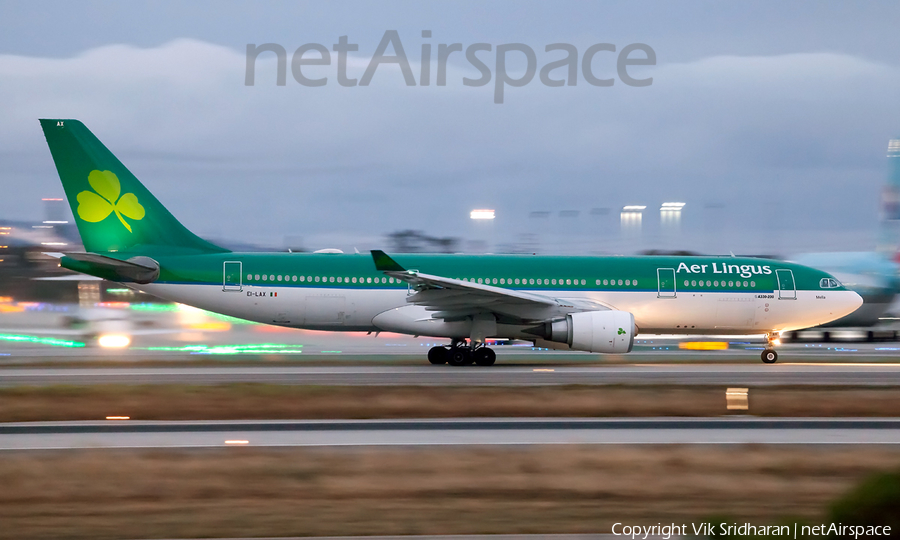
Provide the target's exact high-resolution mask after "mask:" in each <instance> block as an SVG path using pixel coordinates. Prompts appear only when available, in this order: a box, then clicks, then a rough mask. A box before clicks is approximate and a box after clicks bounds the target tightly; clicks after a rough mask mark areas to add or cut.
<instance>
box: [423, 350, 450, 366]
mask: <svg viewBox="0 0 900 540" xmlns="http://www.w3.org/2000/svg"><path fill="white" fill-rule="evenodd" d="M448 356H450V351H449V350H447V347H432V348H430V349H428V361H429V362H431V363H432V364H435V365H439V364H446V363H447V357H448Z"/></svg>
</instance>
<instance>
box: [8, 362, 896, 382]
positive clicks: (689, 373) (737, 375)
mask: <svg viewBox="0 0 900 540" xmlns="http://www.w3.org/2000/svg"><path fill="white" fill-rule="evenodd" d="M229 383H272V384H295V385H320V386H321V385H348V386H393V385H416V386H537V385H573V384H580V385H612V384H644V385H664V384H677V385H717V386H721V385H731V386H775V385H827V386H900V364H898V363H778V364H774V365H765V364H762V363H760V364H758V365H757V364H627V365H609V366H585V367H579V366H571V365H569V366H559V367H555V366H552V365H550V366H546V367H543V366H533V365H528V366H522V365H519V366H509V365H507V366H504V365H495V366H493V367H489V368H484V367H477V366H476V367H464V368H454V367H450V366H430V365H425V366H396V365H394V366H391V365H370V366H252V367H246V366H244V367H237V366H235V367H232V366H218V365H216V366H198V367H142V368H124V367H123V368H118V367H116V368H112V367H111V368H4V369H0V387H13V386H46V385H92V384H196V385H209V384H229Z"/></svg>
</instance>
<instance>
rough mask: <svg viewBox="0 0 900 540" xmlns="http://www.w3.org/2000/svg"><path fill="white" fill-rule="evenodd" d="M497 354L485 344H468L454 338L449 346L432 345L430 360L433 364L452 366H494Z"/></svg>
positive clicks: (429, 352) (429, 354)
mask: <svg viewBox="0 0 900 540" xmlns="http://www.w3.org/2000/svg"><path fill="white" fill-rule="evenodd" d="M496 360H497V355H496V354H495V353H494V351H493V350H491V349H489V348H488V347H485V346H484V345H480V346H478V345H476V344H474V343H473V344H472V345H468V344H467V343H466V342H465V341H457V340H454V341H453V343H452V344H451V345H450V346H449V347H432V348H431V349H430V350H429V351H428V361H429V362H431V363H432V364H450V365H451V366H470V365H472V364H476V365H479V366H493V365H494V362H495V361H496Z"/></svg>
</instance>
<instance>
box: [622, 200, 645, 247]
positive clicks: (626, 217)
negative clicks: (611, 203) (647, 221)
mask: <svg viewBox="0 0 900 540" xmlns="http://www.w3.org/2000/svg"><path fill="white" fill-rule="evenodd" d="M646 208H647V207H646V206H642V205H636V204H633V205H628V206H623V207H622V212H621V213H620V214H619V224H620V227H621V229H622V235H623V236H625V237H626V238H628V239H634V238H637V237H639V236H640V235H641V229H642V224H643V220H644V210H645V209H646Z"/></svg>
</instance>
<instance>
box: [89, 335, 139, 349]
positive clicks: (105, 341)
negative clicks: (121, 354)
mask: <svg viewBox="0 0 900 540" xmlns="http://www.w3.org/2000/svg"><path fill="white" fill-rule="evenodd" d="M97 343H98V344H99V345H100V346H101V347H103V348H104V349H123V348H125V347H127V346H129V345H131V338H130V337H128V336H126V335H122V334H106V335H103V336H100V337H99V338H98V339H97Z"/></svg>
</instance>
